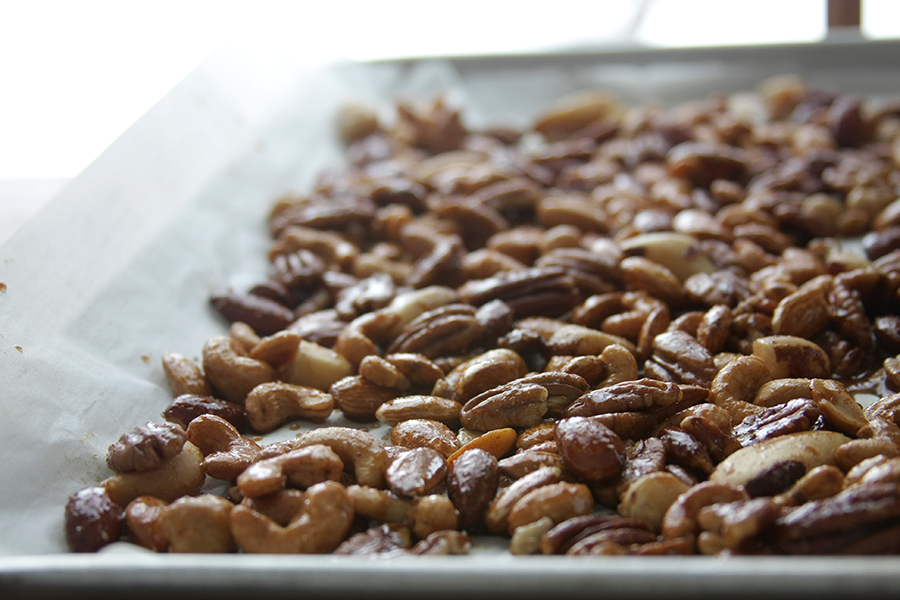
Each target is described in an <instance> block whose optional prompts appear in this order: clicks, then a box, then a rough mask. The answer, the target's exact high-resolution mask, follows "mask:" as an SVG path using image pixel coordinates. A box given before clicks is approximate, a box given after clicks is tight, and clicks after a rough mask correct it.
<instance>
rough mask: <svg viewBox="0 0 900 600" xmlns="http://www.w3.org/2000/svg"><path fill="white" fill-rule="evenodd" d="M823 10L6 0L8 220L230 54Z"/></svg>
mask: <svg viewBox="0 0 900 600" xmlns="http://www.w3.org/2000/svg"><path fill="white" fill-rule="evenodd" d="M825 4H826V1H825V0H752V1H751V0H746V1H730V0H729V1H725V0H554V1H553V2H551V3H528V2H521V1H517V2H510V1H502V2H500V1H492V0H454V2H451V3H433V2H422V1H421V0H377V1H372V0H366V1H363V0H358V1H347V0H345V1H339V0H333V1H332V2H311V1H288V0H254V1H252V2H250V1H246V0H154V1H152V2H151V1H147V0H129V1H126V0H77V1H76V0H56V1H53V0H0V221H2V220H3V211H4V209H6V212H7V213H8V212H9V206H10V202H12V201H13V200H15V199H16V198H19V200H17V201H18V202H19V205H20V206H25V204H26V203H27V202H30V200H27V199H26V200H24V201H23V200H21V195H22V193H21V191H22V190H23V189H25V190H27V189H29V188H28V185H25V187H24V188H23V187H22V182H23V181H25V182H29V181H36V180H39V181H43V182H44V184H42V185H43V186H44V187H42V188H40V191H39V192H36V196H39V197H43V196H46V195H47V191H48V190H51V191H52V190H53V189H55V188H54V186H53V184H52V182H53V181H56V182H59V181H63V180H65V179H67V178H71V177H74V176H75V175H77V174H78V173H79V172H80V171H81V170H82V169H84V168H85V167H86V166H87V165H88V164H89V163H90V162H91V161H92V160H93V159H94V158H96V157H97V156H98V155H99V154H100V153H101V152H102V151H103V150H104V149H105V148H106V147H107V146H108V145H109V144H110V143H112V142H113V141H114V140H115V139H116V138H117V137H118V136H119V135H120V134H121V133H122V132H123V131H124V130H125V129H127V128H128V126H129V125H131V124H132V123H133V122H134V121H136V120H137V119H138V118H140V116H141V115H142V114H143V113H144V112H146V111H147V110H148V109H149V108H150V107H151V106H153V104H154V103H156V102H157V101H158V100H159V99H160V98H162V97H163V96H164V95H165V94H166V93H167V92H168V91H169V90H170V89H171V88H172V87H173V86H175V85H176V84H177V83H178V82H179V81H181V80H182V79H183V78H184V77H185V76H187V75H188V73H190V71H191V70H192V69H194V68H195V67H196V66H197V65H198V64H200V63H201V62H202V61H203V60H204V59H205V58H207V57H208V56H209V55H210V54H211V53H213V52H215V51H216V50H217V49H220V48H222V47H226V46H237V47H239V48H241V49H244V50H247V51H250V52H256V53H259V54H261V55H263V56H269V55H273V56H282V57H287V58H290V59H292V60H296V61H298V62H302V63H320V62H324V61H328V60H331V59H335V58H342V57H344V58H352V59H370V58H385V57H395V56H415V55H435V54H445V53H450V54H472V53H496V52H515V51H522V50H545V49H557V48H571V47H602V46H604V45H625V44H640V45H646V46H709V45H721V44H753V43H773V42H785V41H794V42H796V41H816V40H819V39H822V38H823V37H824V36H825V34H826V24H825V22H826V11H825ZM862 4H863V14H862V21H863V27H862V28H863V31H864V32H865V34H866V35H869V36H871V37H900V1H897V0H863V2H862ZM48 181H50V182H51V183H47V182H48ZM11 182H12V184H14V185H13V186H12V187H10V185H12V184H11ZM4 183H5V184H7V185H6V186H5V187H4ZM38 187H39V186H38ZM38 187H34V186H33V187H32V188H31V189H33V190H37V189H38ZM10 190H13V191H12V192H11V191H10ZM33 195H34V194H33ZM10 198H12V199H13V200H10ZM25 209H26V210H32V208H31V207H30V206H25ZM3 237H4V235H3V231H2V223H0V241H2V239H3Z"/></svg>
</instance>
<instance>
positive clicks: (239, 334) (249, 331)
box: [228, 321, 262, 360]
mask: <svg viewBox="0 0 900 600" xmlns="http://www.w3.org/2000/svg"><path fill="white" fill-rule="evenodd" d="M228 335H230V336H231V337H232V338H234V339H235V340H237V341H238V342H240V343H241V345H242V346H243V347H244V349H245V350H246V351H247V352H252V351H253V349H254V348H256V345H257V344H259V343H260V342H261V341H262V338H260V337H259V334H258V333H256V330H255V329H253V328H252V327H250V325H248V324H247V323H244V322H243V321H235V322H234V323H232V324H231V327H229V328H228ZM254 358H256V357H254ZM257 360H259V359H257Z"/></svg>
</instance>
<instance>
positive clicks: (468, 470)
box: [447, 448, 500, 531]
mask: <svg viewBox="0 0 900 600" xmlns="http://www.w3.org/2000/svg"><path fill="white" fill-rule="evenodd" d="M499 482H500V470H499V468H498V465H497V459H496V457H494V456H493V455H492V454H491V453H489V452H487V451H485V450H481V449H478V448H475V449H472V450H467V451H465V452H463V453H462V454H461V455H459V456H458V457H457V458H456V459H455V460H454V461H453V462H452V463H450V468H449V472H448V474H447V494H448V496H449V498H450V500H451V501H452V502H453V505H454V506H456V510H457V512H458V513H459V525H460V527H461V528H462V529H464V530H466V531H470V530H471V529H473V528H474V527H476V526H477V525H478V524H479V523H481V520H482V518H483V517H484V514H485V512H486V511H487V509H488V507H489V506H490V505H491V502H493V500H494V496H495V495H496V494H497V487H498V485H499Z"/></svg>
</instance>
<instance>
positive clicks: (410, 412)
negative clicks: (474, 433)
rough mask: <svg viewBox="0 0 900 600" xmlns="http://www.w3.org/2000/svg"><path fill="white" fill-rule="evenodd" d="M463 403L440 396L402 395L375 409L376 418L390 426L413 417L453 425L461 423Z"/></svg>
mask: <svg viewBox="0 0 900 600" xmlns="http://www.w3.org/2000/svg"><path fill="white" fill-rule="evenodd" d="M461 410H462V404H460V403H459V402H457V401H456V400H450V399H449V398H440V397H438V396H421V395H415V396H401V397H399V398H394V399H392V400H388V401H387V402H385V403H384V404H382V405H381V406H379V407H378V410H376V411H375V418H376V419H378V420H379V421H381V422H382V423H384V424H386V425H390V426H392V427H393V426H394V425H397V424H398V423H402V422H403V421H409V420H411V419H430V420H432V421H440V422H441V423H443V424H445V425H448V426H451V425H458V424H459V413H460V411H461Z"/></svg>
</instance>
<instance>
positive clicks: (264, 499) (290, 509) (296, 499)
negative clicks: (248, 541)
mask: <svg viewBox="0 0 900 600" xmlns="http://www.w3.org/2000/svg"><path fill="white" fill-rule="evenodd" d="M305 496H306V493H305V492H303V491H301V490H297V489H294V488H285V489H283V490H281V491H279V492H275V493H273V494H266V495H265V496H257V497H256V498H243V499H242V500H241V501H240V502H241V504H243V505H244V506H246V507H247V508H251V509H253V510H255V511H256V512H258V513H260V514H263V515H265V516H267V517H269V518H270V519H272V520H273V521H275V522H276V523H278V524H279V525H281V526H282V527H287V524H288V523H290V522H291V519H293V518H294V515H296V514H297V513H298V512H300V511H301V510H302V509H303V498H304V497H305Z"/></svg>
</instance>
